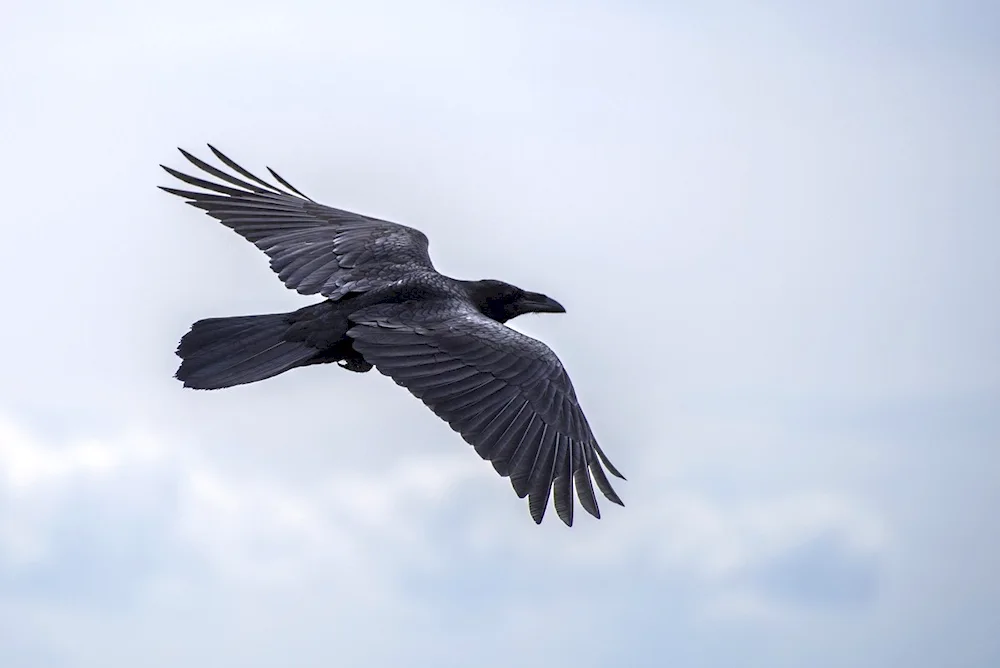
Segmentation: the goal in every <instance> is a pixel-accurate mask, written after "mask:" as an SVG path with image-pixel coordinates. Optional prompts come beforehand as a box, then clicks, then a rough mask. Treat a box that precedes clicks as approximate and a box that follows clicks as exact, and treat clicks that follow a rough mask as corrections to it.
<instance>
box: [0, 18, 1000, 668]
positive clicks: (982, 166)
mask: <svg viewBox="0 0 1000 668" xmlns="http://www.w3.org/2000/svg"><path fill="white" fill-rule="evenodd" d="M689 4H690V3H648V2H638V1H630V2H618V3H611V2H607V3H597V2H582V3H569V2H552V3H529V2H504V3H496V4H490V3H486V2H483V3H478V4H476V3H471V2H470V3H461V4H460V3H446V2H422V3H405V2H402V1H400V2H396V3H390V2H368V3H325V2H318V1H315V2H297V3H295V2H293V3H285V4H284V5H282V4H281V3H275V2H264V1H257V0H250V1H247V2H239V3H236V2H231V3H222V2H204V1H200V2H195V1H194V0H177V1H175V2H171V3H154V4H149V3H135V2H124V1H121V2H118V1H114V2H99V3H74V2H68V1H66V2H53V1H51V0H48V1H44V2H36V3H31V4H29V3H15V4H13V5H11V6H8V7H5V10H4V19H3V22H2V26H0V87H2V88H0V90H2V91H3V95H2V99H3V102H2V104H0V132H2V138H3V141H2V147H3V151H2V156H0V157H2V159H0V183H2V188H3V191H4V194H5V197H4V200H5V207H4V208H5V210H4V213H3V221H2V225H3V228H2V229H3V242H4V243H3V248H4V251H5V252H4V258H3V262H2V264H0V272H2V279H3V286H4V293H3V296H4V299H3V309H4V316H3V325H2V327H0V346H2V348H0V349H2V351H3V357H2V361H3V370H2V373H0V664H2V665H4V666H12V667H18V668H20V667H31V666H87V667H89V666H93V667H98V666H99V667H132V666H137V665H142V666H154V667H156V666H178V665H191V666H277V665H297V666H329V665H344V666H399V665H405V666H470V665H475V666H480V667H482V668H489V667H492V666H511V665H517V666H528V667H533V666H562V665H576V666H612V665H627V666H731V665H740V666H768V667H771V666H789V667H799V666H818V667H823V666H851V667H856V666H857V667H865V666H902V665H905V666H927V667H932V666H933V667H936V666H947V667H949V668H958V667H965V666H968V667H979V666H994V665H1000V575H998V567H997V564H1000V529H998V526H1000V525H998V523H997V519H996V511H997V509H998V508H1000V311H998V296H997V290H998V286H1000V194H998V193H1000V188H998V184H1000V122H998V119H1000V11H998V10H997V7H996V5H995V4H992V3H988V2H985V1H983V2H945V1H944V0H940V1H936V2H935V1H924V2H903V1H902V0H900V1H898V2H874V3H873V2H860V1H858V2H851V1H845V2H839V3H827V6H823V5H821V4H812V5H809V6H808V8H806V7H807V5H806V3H792V2H787V3H783V2H774V3H771V4H770V5H767V6H764V5H760V4H758V5H757V6H756V7H755V8H752V9H751V8H750V6H749V5H748V4H744V3H727V2H717V3H709V4H703V5H702V7H701V8H699V9H691V8H689V7H688V5H689ZM207 141H210V142H212V143H214V144H215V145H217V146H219V147H220V148H222V149H223V150H224V151H226V152H228V153H229V154H230V155H231V156H232V157H234V158H236V159H237V160H239V161H240V162H242V163H244V164H245V166H247V167H249V168H251V169H254V170H261V169H262V168H263V166H264V165H265V164H268V165H271V166H273V167H275V168H276V169H278V170H279V171H280V172H281V173H282V174H283V175H284V176H286V177H287V178H288V179H289V180H291V181H292V182H293V183H295V184H296V185H297V186H299V187H300V188H302V189H303V190H305V191H306V192H307V193H308V194H310V195H312V196H313V197H314V198H316V199H319V200H321V201H323V202H327V203H330V204H335V205H338V206H342V207H344V208H349V209H355V210H359V211H362V212H365V213H370V214H373V215H379V216H382V217H388V218H390V219H394V220H398V221H400V222H405V223H409V224H413V225H416V226H418V227H420V228H421V229H423V230H424V231H425V232H427V234H428V236H429V237H430V238H431V252H432V255H433V257H434V259H435V262H436V263H437V266H438V268H439V269H441V270H442V271H444V272H446V273H450V274H452V275H456V276H460V277H469V278H478V277H483V276H489V277H498V278H504V279H507V280H510V281H512V282H514V283H517V284H519V285H522V286H524V287H527V288H529V289H535V290H540V291H543V292H547V293H549V294H552V295H554V296H556V297H557V298H558V299H559V300H560V301H562V302H563V303H564V304H565V305H566V306H567V307H568V310H569V313H568V314H567V315H565V316H558V317H555V316H538V317H531V318H525V319H523V322H518V323H517V326H518V328H520V329H522V330H523V331H526V332H528V333H531V334H532V335H535V336H537V337H540V338H542V339H543V340H545V341H546V342H548V343H549V344H550V345H552V347H553V348H554V349H556V350H557V351H558V352H559V354H560V356H561V357H562V359H563V361H564V362H565V363H566V365H567V367H568V368H569V370H570V373H571V375H572V376H573V379H574V381H575V383H576V386H577V388H578V393H579V395H580V397H581V401H582V402H583V404H584V406H585V408H586V409H587V411H588V414H589V417H590V421H591V423H592V424H593V426H594V427H595V430H596V431H597V433H598V435H599V437H600V438H601V440H602V443H603V444H604V445H605V449H606V450H607V452H608V453H609V455H610V456H611V458H612V459H613V461H614V462H615V463H616V464H617V465H618V467H619V468H620V469H621V470H622V471H623V472H624V473H625V474H626V475H627V476H628V478H629V480H628V481H627V482H624V483H621V484H619V485H618V489H619V491H620V493H621V495H622V497H623V498H624V499H625V502H626V507H625V508H618V507H614V506H612V505H611V504H607V503H605V504H604V509H605V512H604V519H602V520H600V521H595V520H592V519H591V518H590V517H588V516H585V515H581V517H580V518H579V519H578V522H577V526H575V527H574V528H573V529H572V530H569V529H566V528H565V527H564V526H563V525H562V524H561V523H559V522H558V521H555V518H554V516H553V517H550V518H548V520H547V521H546V522H545V523H544V524H543V525H542V526H540V527H539V526H535V525H534V524H533V523H532V522H531V520H530V517H529V516H528V512H527V507H526V503H524V502H521V501H519V500H518V499H517V498H516V497H515V496H514V494H513V492H512V491H511V490H510V486H509V483H508V482H507V481H506V480H503V479H500V478H498V477H497V476H496V475H495V474H494V473H493V471H492V469H491V467H490V466H489V465H488V464H485V463H483V462H482V461H480V460H479V458H478V457H477V456H476V455H475V453H474V452H473V451H472V450H471V448H469V447H468V446H466V445H465V444H464V443H463V442H462V441H461V439H460V438H458V437H457V436H456V435H455V434H453V433H452V432H451V430H450V429H449V428H448V427H447V426H446V425H444V424H443V423H441V422H439V421H438V420H437V419H436V418H435V417H434V416H433V415H432V414H431V413H430V412H429V411H427V410H426V409H425V408H424V407H423V406H422V405H421V404H420V403H419V402H418V401H415V400H414V399H412V398H411V397H410V396H409V395H408V394H407V393H406V392H405V391H403V390H402V389H400V388H398V387H396V386H395V385H394V384H393V383H392V382H391V381H389V380H388V379H386V378H384V377H382V376H380V375H379V374H377V373H372V374H367V375H363V376H362V375H354V374H347V373H344V372H340V371H338V370H336V369H330V368H310V369H302V370H297V371H295V372H293V373H290V374H287V375H286V376H282V377H279V378H276V379H273V380H270V381H267V382H266V383H261V384H258V385H252V386H245V387H240V388H236V389H232V390H228V391H225V392H219V393H195V392H191V391H184V390H182V388H181V387H180V385H179V383H177V382H176V381H174V380H173V379H172V378H171V374H172V373H173V371H174V369H175V368H176V362H177V360H176V358H175V357H174V356H173V350H174V347H175V345H176V341H177V339H178V338H179V336H180V335H181V334H183V333H184V331H185V330H186V328H187V327H188V325H189V324H190V323H191V322H192V321H194V320H197V319H199V318H203V317H208V316H218V315H238V314H247V313H255V312H273V311H277V310H290V309H294V308H297V307H299V306H301V305H303V304H305V303H308V302H309V300H304V299H303V298H302V297H300V296H298V295H295V294H294V293H291V292H289V291H286V290H285V289H284V288H283V286H282V285H281V284H280V282H279V281H277V279H276V278H275V277H274V276H273V275H272V274H271V273H270V272H269V271H268V269H267V263H266V259H265V258H264V256H263V255H262V254H260V253H259V252H258V251H256V250H255V249H254V248H253V247H252V246H251V245H249V244H247V243H245V242H242V241H241V240H240V239H239V238H238V237H237V236H235V235H233V234H232V233H231V232H230V231H228V230H226V229H225V228H223V227H222V226H220V225H218V224H217V223H215V222H214V221H212V220H211V219H209V218H207V217H205V216H203V215H201V214H199V213H198V212H196V211H195V210H193V209H191V208H189V207H185V206H183V205H182V203H181V202H180V201H179V200H177V199H175V198H171V197H168V196H167V195H165V194H163V193H162V192H160V191H158V190H156V188H155V186H156V185H159V184H167V183H168V177H166V175H165V174H163V173H162V172H161V171H160V170H159V167H158V166H157V164H158V163H161V162H162V163H165V164H169V165H173V166H176V167H179V166H182V165H183V164H184V162H183V160H182V158H181V157H180V156H179V154H178V153H177V152H176V150H175V147H177V146H183V147H186V148H188V149H190V150H194V151H195V152H197V153H201V154H206V153H207V151H206V150H205V149H204V144H205V142H207Z"/></svg>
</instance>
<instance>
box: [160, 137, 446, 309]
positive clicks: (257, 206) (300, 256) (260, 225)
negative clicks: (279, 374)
mask: <svg viewBox="0 0 1000 668" xmlns="http://www.w3.org/2000/svg"><path fill="white" fill-rule="evenodd" d="M209 148H210V149H212V152H213V153H214V154H215V156H216V157H217V158H219V160H221V161H222V162H223V163H225V164H226V165H227V166H228V167H230V168H231V169H232V170H233V171H235V172H237V173H239V174H240V175H241V176H243V177H245V178H246V179H247V180H243V179H239V178H237V177H235V176H232V175H231V174H228V173H227V172H224V171H222V170H221V169H218V168H216V167H213V166H212V165H209V164H208V163H206V162H204V161H202V160H200V159H198V158H196V157H195V156H193V155H191V154H190V153H188V152H187V151H185V150H183V149H180V151H181V153H182V154H183V155H184V157H185V158H187V159H188V160H189V161H191V163H193V164H194V165H195V166H196V167H198V168H199V169H201V170H202V171H204V172H207V173H208V174H210V175H212V176H214V177H216V178H218V179H221V180H222V181H225V182H226V183H229V184H232V185H231V186H230V185H224V184H221V183H218V182H213V181H206V180H205V179H200V178H197V177H194V176H189V175H187V174H184V173H182V172H178V171H177V170H174V169H171V168H169V167H164V166H163V165H160V166H161V167H163V169H165V170H166V171H167V172H168V173H169V174H171V175H172V176H175V177H176V178H178V179H180V180H181V181H183V182H185V183H188V184H190V185H193V186H197V187H199V188H204V189H206V190H210V191H212V192H210V193H206V192H195V191H189V190H177V189H174V188H166V187H163V186H160V187H161V188H162V189H163V190H165V191H167V192H169V193H172V194H174V195H179V196H181V197H184V198H187V199H188V204H191V205H192V206H196V207H198V208H199V209H204V210H205V211H206V212H207V213H208V215H210V216H212V217H213V218H218V219H219V220H220V221H222V223H223V224H224V225H226V226H227V227H230V228H232V229H233V230H235V231H236V232H237V233H239V234H240V235H241V236H243V237H244V238H246V239H248V240H249V241H252V242H253V243H254V244H255V245H256V246H257V248H260V249H261V250H262V251H264V252H265V253H267V254H268V256H270V258H271V269H273V270H274V271H275V272H276V273H277V274H278V277H279V278H280V279H281V280H282V281H283V282H284V284H285V285H286V286H288V287H289V288H292V289H293V290H297V291H298V292H300V293H302V294H304V295H311V294H316V293H319V294H321V295H323V296H325V297H328V298H330V299H339V298H340V297H342V296H344V295H345V294H347V293H348V292H365V291H367V290H371V289H373V288H376V287H379V286H381V285H385V284H387V283H392V282H393V281H395V280H398V279H399V278H402V277H403V276H404V275H406V274H409V273H411V272H413V271H414V270H420V269H423V270H431V271H433V270H434V266H433V265H432V264H431V259H430V256H429V255H428V253H427V237H426V236H425V235H424V234H423V233H422V232H420V231H419V230H415V229H413V228H412V227H407V226H405V225H399V224H397V223H390V222H388V221H385V220H379V219H377V218H370V217H368V216H362V215H360V214H356V213H351V212H349V211H342V210H340V209H334V208H332V207H328V206H324V205H322V204H317V203H316V202H314V201H312V200H311V199H309V198H308V197H306V196H305V195H303V194H302V193H300V192H299V191H298V190H296V189H295V188H294V187H292V186H291V185H290V184H289V183H288V182H287V181H285V180H284V179H283V178H281V177H280V176H278V174H277V173H276V172H275V171H274V170H272V169H271V168H270V167H269V168H268V170H269V171H270V172H271V174H272V175H273V176H274V178H275V179H276V180H277V181H278V182H279V183H280V184H281V185H283V186H284V187H285V188H287V189H288V190H290V191H291V193H287V192H284V191H283V190H280V189H278V188H277V187H275V186H273V185H271V184H269V183H267V182H265V181H263V180H261V179H259V178H257V177H256V176H254V175H253V174H251V173H250V172H248V171H247V170H245V169H243V168H242V167H240V166H239V165H237V164H236V163H235V162H233V161H232V160H230V159H229V158H227V157H226V156H225V155H223V154H222V153H221V152H219V151H218V150H216V149H215V148H214V147H213V146H211V145H209ZM232 186H237V187H235V188H234V187H232Z"/></svg>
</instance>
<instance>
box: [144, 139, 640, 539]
mask: <svg viewBox="0 0 1000 668" xmlns="http://www.w3.org/2000/svg"><path fill="white" fill-rule="evenodd" d="M209 149H210V150H211V151H212V153H213V154H214V155H215V157H216V158H218V160H219V161H221V162H222V163H223V164H224V165H225V166H226V167H228V168H229V169H230V170H232V172H234V173H235V174H237V175H238V176H234V175H233V174H231V173H229V172H226V171H224V170H222V169H220V168H218V167H215V166H212V165H210V164H208V163H207V162H205V161H203V160H201V159H200V158H197V157H195V156H194V155H192V154H190V153H188V152H187V151H185V150H184V149H179V150H180V152H181V154H182V155H183V156H184V157H185V158H186V159H187V160H188V161H189V162H191V163H192V164H193V165H194V166H195V167H197V168H198V169H200V170H202V171H203V172H205V173H206V174H207V175H210V176H212V177H215V179H217V180H215V181H212V180H207V179H204V178H199V177H196V176H190V175H188V174H184V173H182V172H180V171H177V170H175V169H171V168H170V167H166V166H164V165H160V166H161V167H163V169H164V170H166V171H167V173H169V174H170V175H171V176H173V177H175V178H177V179H178V180H180V181H182V182H184V183H186V184H188V185H189V186H194V187H195V188H200V189H201V190H199V191H194V190H181V189H177V188H169V187H166V186H159V187H160V188H161V189H163V190H165V191H166V192H168V193H171V194H173V195H177V196H179V197H182V198H184V199H185V200H186V201H187V203H188V204H190V205H192V206H195V207H197V208H199V209H203V210H204V211H205V212H206V213H207V214H208V215H209V216H211V217H213V218H216V219H218V220H219V221H220V222H221V223H222V224H223V225H225V226H226V227H229V228H231V229H232V230H234V231H235V232H236V233H237V234H239V235H240V236H242V237H243V238H245V239H247V240H248V241H250V242H252V243H253V244H254V245H255V246H257V248H259V249H260V250H262V251H264V253H266V254H267V255H268V257H270V263H271V269H273V270H274V271H275V272H276V273H277V274H278V277H279V278H280V279H281V280H282V282H283V283H284V284H285V286H286V287H288V288H290V289H293V290H296V291H297V292H299V293H301V294H303V295H316V294H318V295H321V296H323V297H325V300H324V301H322V302H319V303H317V304H312V305H310V306H306V307H304V308H300V309H299V310H297V311H293V312H291V313H275V314H267V315H249V316H237V317H225V318H208V319H206V320H199V321H198V322H196V323H194V325H192V326H191V329H190V330H189V331H188V332H187V334H185V335H184V336H183V338H181V340H180V344H179V345H178V347H177V351H176V352H177V355H178V356H179V357H180V358H181V360H182V361H181V365H180V367H179V368H178V370H177V373H176V378H177V379H178V380H180V381H182V382H183V383H184V386H185V387H189V388H194V389H204V390H211V389H219V388H224V387H232V386H234V385H241V384H244V383H254V382H257V381H260V380H264V379H266V378H271V377H272V376H276V375H278V374H281V373H284V372H286V371H288V370H289V369H294V368H296V367H302V366H307V365H311V364H326V363H330V362H334V363H336V364H337V365H339V366H340V367H342V368H344V369H347V370H349V371H354V372H358V373H364V372H367V371H370V370H371V369H372V368H373V367H374V368H376V369H378V371H379V372H380V373H382V374H384V375H386V376H389V377H390V378H392V379H393V380H394V381H395V382H396V383H397V384H399V385H401V386H403V387H405V388H406V389H407V390H409V391H410V392H411V393H412V394H413V395H414V396H416V397H417V398H418V399H420V400H421V401H423V402H424V404H426V405H427V406H428V407H429V408H430V409H431V410H432V411H433V412H434V413H435V414H437V416H438V417H440V418H441V419H443V420H444V421H446V422H447V423H448V424H449V425H451V427H452V429H454V430H455V431H457V432H458V433H459V434H461V436H462V438H463V439H465V441H467V442H468V443H469V444H470V445H472V446H473V447H474V448H475V450H476V452H477V453H478V454H479V455H480V457H482V458H483V459H488V460H489V461H490V462H491V463H492V464H493V467H494V468H495V469H496V471H497V473H499V474H500V475H501V476H503V477H509V478H510V481H511V484H512V486H513V488H514V492H515V493H516V494H517V496H518V497H519V498H522V499H523V498H524V497H525V496H527V497H528V510H529V512H530V513H531V517H532V519H533V520H534V521H535V523H536V524H540V523H541V521H542V518H543V516H544V515H545V510H546V508H547V507H548V503H549V497H550V496H551V497H552V498H553V500H554V505H555V508H556V513H557V514H558V516H559V518H560V519H561V520H562V521H563V522H564V523H565V524H566V525H567V526H572V525H573V505H574V495H573V489H572V488H573V487H574V486H575V488H576V497H577V498H578V499H579V501H580V505H582V506H583V508H584V509H585V510H586V511H587V512H588V513H590V514H591V515H593V516H594V517H597V518H600V516H601V514H600V510H599V509H598V505H597V497H596V495H595V494H594V485H593V483H594V482H596V483H597V487H598V489H600V491H601V492H602V493H603V495H604V496H605V497H606V498H607V499H609V500H610V501H612V502H614V503H616V504H618V505H624V504H623V503H622V500H621V499H620V498H619V497H618V494H616V493H615V491H614V489H613V488H612V487H611V484H610V482H609V481H608V477H607V475H606V474H605V472H604V467H606V468H607V469H608V471H610V472H611V474H612V475H614V476H616V477H618V478H621V479H624V476H622V474H621V473H619V472H618V470H617V469H615V467H614V466H613V465H612V464H611V462H610V461H609V460H608V458H607V457H606V456H605V454H604V452H603V451H602V450H601V448H600V446H599V445H598V444H597V440H596V439H595V438H594V434H593V432H592V431H591V428H590V425H589V424H588V423H587V418H586V417H585V416H584V414H583V411H582V409H581V408H580V404H579V402H578V400H577V397H576V392H575V391H574V389H573V384H572V383H571V382H570V379H569V376H568V375H567V373H566V371H565V369H564V368H563V365H562V363H561V362H560V361H559V358H558V357H556V355H555V353H553V352H552V350H551V349H550V348H549V347H548V346H546V345H545V344H544V343H542V342H540V341H537V340H536V339H533V338H531V337H528V336H525V335H524V334H521V333H520V332H517V331H516V330H514V329H511V328H510V327H507V326H506V325H505V324H504V323H506V322H507V321H508V320H510V319H512V318H516V317H517V316H519V315H522V314H524V313H565V311H566V309H564V308H563V306H562V305H561V304H560V303H559V302H557V301H555V300H554V299H552V298H550V297H547V296H546V295H543V294H540V293H537V292H528V291H526V290H522V289H521V288H518V287H515V286H513V285H511V284H509V283H505V282H503V281H497V280H480V281H465V280H459V279H454V278H450V277H448V276H444V275H443V274H440V273H438V272H437V271H436V270H435V269H434V266H433V264H432V263H431V259H430V256H429V254H428V250H427V249H428V241H427V237H426V236H425V235H424V234H423V233H422V232H420V231H419V230H416V229H414V228H411V227H407V226H405V225H400V224H398V223H392V222H389V221H385V220H379V219H378V218H371V217H368V216H364V215H360V214H356V213H351V212H349V211H343V210H340V209H335V208H332V207H329V206H325V205H323V204H319V203H317V202H315V201H314V200H312V199H310V198H309V197H307V196H306V195H303V194H302V193H301V192H300V191H299V190H298V189H296V188H295V187H294V186H292V185H291V184H290V183H288V182H287V181H286V180H285V179H283V178H282V177H281V176H279V175H278V174H277V172H275V171H274V170H273V169H271V168H270V167H268V168H267V169H268V171H269V172H270V173H271V175H272V176H273V177H274V179H275V180H276V181H277V182H278V184H279V185H280V187H279V186H275V185H273V184H270V183H268V182H266V181H264V180H262V179H260V178H258V177H256V176H254V175H253V174H252V173H250V172H249V171H247V170H246V169H244V168H242V167H240V166H239V165H237V164H236V163H235V162H233V161H232V160H231V159H229V158H228V157H226V156H225V155H224V154H223V153H222V152H220V151H219V150H217V149H216V148H215V147H213V146H212V145H211V144H209ZM602 464H603V466H602Z"/></svg>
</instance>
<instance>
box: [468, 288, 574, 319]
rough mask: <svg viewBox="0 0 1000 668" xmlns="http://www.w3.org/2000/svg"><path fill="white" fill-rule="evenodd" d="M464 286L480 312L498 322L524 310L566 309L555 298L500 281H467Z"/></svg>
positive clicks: (535, 311) (555, 311) (562, 310)
mask: <svg viewBox="0 0 1000 668" xmlns="http://www.w3.org/2000/svg"><path fill="white" fill-rule="evenodd" d="M465 285H466V289H467V291H468V293H469V297H470V298H471V299H472V301H473V303H475V305H476V306H477V307H478V308H479V310H480V312H482V314H483V315H485V316H486V317H488V318H492V319H493V320H496V321H497V322H507V321H508V320H510V319H511V318H516V317H517V316H519V315H523V314H525V313H565V312H566V309H565V308H563V305H562V304H560V303H559V302H557V301H556V300H555V299H552V298H551V297H548V296H546V295H543V294H541V293H540V292H528V291H527V290H522V289H521V288H519V287H517V286H516V285H511V284H510V283H504V282H503V281H494V280H485V281H467V282H466V284H465Z"/></svg>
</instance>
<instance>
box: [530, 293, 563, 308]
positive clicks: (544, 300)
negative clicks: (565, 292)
mask: <svg viewBox="0 0 1000 668" xmlns="http://www.w3.org/2000/svg"><path fill="white" fill-rule="evenodd" d="M522 305H523V306H525V307H527V309H526V310H527V311H528V312H532V313H565V312H566V308H565V307H564V306H563V305H562V304H560V303H559V302H557V301H556V300H555V299H552V298H551V297H547V296H545V295H543V294H540V293H538V292H528V293H526V294H525V295H524V297H523V299H522Z"/></svg>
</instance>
